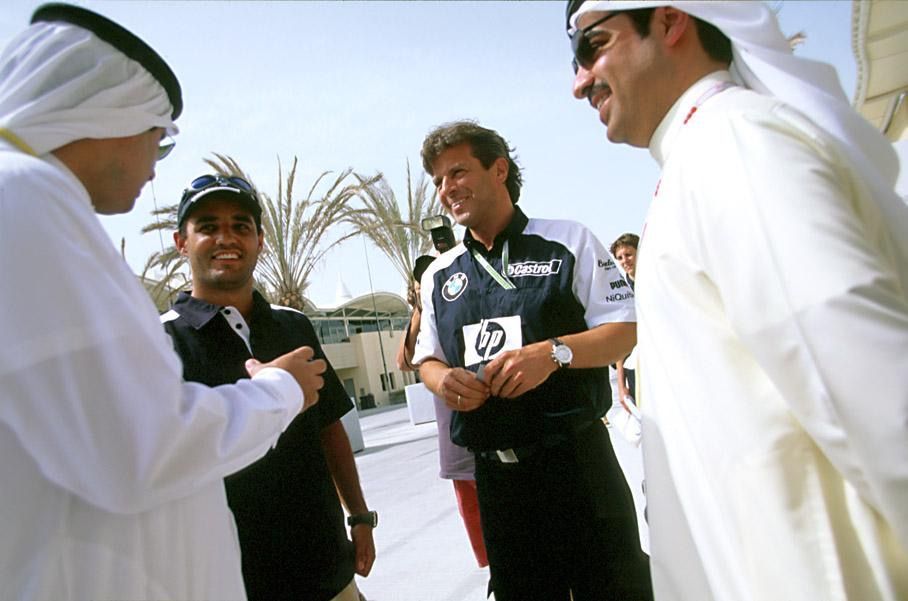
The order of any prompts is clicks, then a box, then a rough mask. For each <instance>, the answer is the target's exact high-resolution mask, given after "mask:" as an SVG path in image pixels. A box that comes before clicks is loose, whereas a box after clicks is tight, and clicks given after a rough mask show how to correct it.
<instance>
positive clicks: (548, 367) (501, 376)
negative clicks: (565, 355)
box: [483, 342, 558, 399]
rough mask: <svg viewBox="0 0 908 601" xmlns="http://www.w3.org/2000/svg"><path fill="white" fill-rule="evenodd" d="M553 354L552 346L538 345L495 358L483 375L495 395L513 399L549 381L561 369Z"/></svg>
mask: <svg viewBox="0 0 908 601" xmlns="http://www.w3.org/2000/svg"><path fill="white" fill-rule="evenodd" d="M551 351H552V345H551V344H550V343H548V342H537V343H535V344H528V345H527V346H525V347H523V348H519V349H517V350H515V351H506V352H504V353H501V354H500V355H498V356H497V357H495V358H494V359H493V360H492V361H491V362H490V363H489V364H488V365H486V367H485V371H484V373H483V376H484V378H485V381H486V382H488V383H489V390H490V391H491V393H492V395H494V396H497V397H501V398H503V399H513V398H516V397H519V396H520V395H522V394H524V393H525V392H527V391H530V390H533V389H534V388H536V387H537V386H539V385H540V384H542V383H543V382H545V381H546V380H548V378H549V376H550V375H552V373H553V372H554V371H555V370H556V369H558V364H557V363H555V361H553V360H552V355H551Z"/></svg>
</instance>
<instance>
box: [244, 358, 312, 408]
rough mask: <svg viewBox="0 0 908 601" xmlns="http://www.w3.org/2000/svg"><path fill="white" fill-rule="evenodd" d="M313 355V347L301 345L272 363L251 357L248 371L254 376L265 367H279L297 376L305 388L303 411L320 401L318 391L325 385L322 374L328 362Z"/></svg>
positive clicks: (301, 386) (247, 366)
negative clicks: (314, 357)
mask: <svg viewBox="0 0 908 601" xmlns="http://www.w3.org/2000/svg"><path fill="white" fill-rule="evenodd" d="M313 356H314V352H313V350H312V347H309V346H301V347H299V348H298V349H296V350H293V351H290V352H289V353H287V354H286V355H281V356H280V357H278V358H277V359H274V360H273V361H271V362H270V363H261V362H259V361H257V360H256V359H249V360H248V361H246V371H248V372H249V375H250V376H254V375H255V374H256V373H258V372H259V370H261V369H263V368H265V367H279V368H281V369H283V370H286V371H288V372H290V375H292V376H293V377H294V378H296V382H297V384H299V385H300V388H302V389H303V408H302V409H301V410H300V413H302V412H303V411H305V410H306V409H308V408H309V407H311V406H312V405H314V404H315V403H317V402H318V391H319V390H320V389H321V387H322V386H324V385H325V380H324V379H323V378H322V374H323V373H325V370H326V369H327V368H328V364H327V363H325V361H324V360H323V359H312V357H313Z"/></svg>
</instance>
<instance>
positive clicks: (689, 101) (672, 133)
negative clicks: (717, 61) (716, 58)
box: [649, 71, 732, 167]
mask: <svg viewBox="0 0 908 601" xmlns="http://www.w3.org/2000/svg"><path fill="white" fill-rule="evenodd" d="M731 81H732V77H731V73H729V72H728V71H713V72H712V73H710V74H708V75H706V76H705V77H703V78H701V79H700V80H698V81H697V82H696V83H694V85H692V86H691V87H689V88H687V90H686V91H685V92H684V93H683V94H681V96H680V97H679V98H678V100H676V101H675V104H673V105H672V108H670V109H669V110H668V112H667V113H665V117H663V118H662V121H661V122H660V123H659V126H658V127H657V128H656V131H655V132H653V137H652V138H650V141H649V152H650V154H651V155H652V156H653V158H654V159H656V162H657V163H659V166H660V167H662V166H663V165H665V162H666V161H667V160H668V155H669V153H670V152H671V149H672V148H673V147H674V145H675V139H676V138H677V137H678V134H679V133H680V131H681V128H682V127H683V126H684V122H685V121H686V119H687V115H688V114H689V113H690V111H691V109H692V108H694V107H697V108H699V107H698V106H697V105H698V102H699V104H702V103H703V102H705V101H706V100H708V99H709V98H708V97H706V98H703V96H704V95H706V94H708V93H709V91H710V90H711V89H712V88H714V87H715V86H716V85H717V84H722V83H726V82H731Z"/></svg>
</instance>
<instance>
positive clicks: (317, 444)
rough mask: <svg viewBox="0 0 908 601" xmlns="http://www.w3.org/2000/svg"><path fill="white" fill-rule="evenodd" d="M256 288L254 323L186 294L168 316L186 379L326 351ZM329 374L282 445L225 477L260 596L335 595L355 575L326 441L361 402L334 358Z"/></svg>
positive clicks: (248, 570) (305, 323) (252, 594)
mask: <svg viewBox="0 0 908 601" xmlns="http://www.w3.org/2000/svg"><path fill="white" fill-rule="evenodd" d="M253 294H254V299H253V310H252V318H251V320H250V323H248V324H247V323H246V322H245V321H244V320H243V318H242V316H241V315H240V314H239V311H237V310H236V309H235V308H232V307H223V308H222V307H218V306H215V305H211V304H209V303H206V302H203V301H200V300H198V299H195V298H193V297H191V296H190V295H189V294H187V293H185V292H184V293H181V294H180V296H179V297H178V299H177V301H176V303H174V305H173V307H172V308H171V310H170V311H168V312H167V313H165V314H164V315H162V316H161V321H162V323H163V324H164V328H165V329H166V330H167V333H168V334H170V337H171V338H172V339H173V344H174V347H175V348H176V351H177V353H178V354H179V355H180V357H181V358H182V360H183V378H184V379H185V380H187V381H192V382H201V383H203V384H207V385H208V386H218V385H221V384H232V383H234V382H236V381H237V380H240V379H242V378H248V377H249V376H248V374H247V373H246V368H245V366H244V364H245V362H246V360H247V359H249V358H251V357H255V358H256V359H258V360H259V361H262V362H268V361H271V360H272V359H275V358H276V357H279V356H280V355H283V354H285V353H287V352H289V351H291V350H293V349H295V348H297V347H300V346H311V347H312V348H313V349H314V350H315V356H316V357H319V358H322V359H324V358H325V355H324V353H323V352H322V348H321V345H320V344H319V341H318V338H317V337H316V335H315V330H314V329H313V328H312V324H311V323H310V321H309V319H308V318H307V317H306V316H305V315H303V314H302V313H300V312H299V311H295V310H293V309H288V308H286V307H277V306H271V305H269V304H268V302H267V301H265V299H264V298H263V297H262V296H261V295H260V294H259V293H258V292H254V293H253ZM243 328H246V331H245V334H246V335H245V337H244V336H243V335H242V334H243V333H244V330H243ZM246 340H248V346H247V342H246ZM324 377H325V386H324V388H323V389H322V390H321V391H320V392H319V401H318V403H317V404H316V405H314V406H313V407H311V408H309V409H308V410H306V411H305V412H304V413H303V414H302V415H300V416H298V417H297V418H296V419H295V420H293V422H292V423H291V424H290V426H289V427H288V428H287V430H286V431H285V432H284V433H283V434H282V435H281V437H280V438H279V439H278V442H277V445H276V447H275V448H273V449H272V450H271V451H269V452H268V453H267V454H266V455H265V456H264V457H263V458H261V459H260V460H258V461H257V462H255V463H254V464H252V465H250V466H248V467H246V468H245V469H243V470H242V471H240V472H237V473H236V474H233V475H231V476H229V477H227V478H226V480H225V483H226V488H227V500H228V502H229V504H230V509H231V510H232V511H233V515H234V517H235V519H236V524H237V529H238V531H239V538H240V547H241V550H242V555H243V578H244V580H245V582H246V591H247V593H248V595H249V599H250V600H251V601H254V600H259V599H261V600H275V599H297V600H300V599H307V600H313V601H320V600H328V599H331V598H332V597H334V596H335V595H336V594H337V593H338V592H339V591H340V590H341V589H342V588H343V587H344V586H346V585H347V584H348V583H349V582H350V580H351V579H352V578H353V569H354V556H353V546H352V543H351V542H350V541H349V540H348V539H347V530H346V525H345V522H344V513H343V509H342V508H341V504H340V500H339V499H338V496H337V491H336V489H335V487H334V482H333V480H332V478H331V473H330V471H329V469H328V464H327V462H326V461H325V455H324V451H323V449H322V445H321V439H320V432H321V430H322V428H323V427H325V426H326V425H328V424H330V423H333V422H334V421H336V420H337V419H339V418H340V417H341V416H343V415H344V414H345V413H347V412H348V411H349V410H350V408H351V407H352V404H351V402H350V399H349V397H348V396H347V394H346V392H345V391H344V388H343V385H342V384H341V382H340V380H339V379H338V377H337V374H335V373H334V369H333V368H332V367H331V365H330V364H329V365H328V370H327V371H326V372H325V376H324Z"/></svg>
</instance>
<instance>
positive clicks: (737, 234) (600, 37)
mask: <svg viewBox="0 0 908 601" xmlns="http://www.w3.org/2000/svg"><path fill="white" fill-rule="evenodd" d="M641 8H645V10H639V9H641ZM625 11H626V12H625ZM568 15H569V27H570V29H569V35H570V37H571V40H572V47H573V49H574V55H575V62H576V65H577V71H576V78H575V80H574V94H575V96H576V97H577V98H579V99H586V100H588V101H589V103H590V105H591V106H592V107H593V108H594V109H595V110H596V111H597V113H598V115H599V118H600V120H601V121H602V123H603V124H604V125H605V126H606V135H607V136H608V138H609V140H610V141H612V142H617V143H627V144H630V145H632V146H638V147H648V148H649V150H650V153H651V154H652V155H653V157H654V158H655V159H656V160H657V161H658V162H659V164H660V166H661V168H662V175H661V179H660V183H659V185H658V187H657V189H656V194H655V198H654V201H653V203H652V205H651V207H650V210H649V214H648V216H647V219H646V227H645V229H644V230H643V232H644V233H643V237H642V240H641V246H640V253H639V261H638V265H637V273H636V275H637V277H636V293H637V311H638V314H639V318H640V320H639V324H638V334H639V341H638V347H637V354H638V374H637V375H638V380H639V382H638V385H637V391H638V401H639V402H640V404H641V407H642V410H643V414H644V432H643V446H644V453H643V454H644V458H645V469H646V481H647V493H648V494H647V499H648V507H649V524H650V533H651V538H650V541H651V552H652V562H653V580H654V586H655V590H656V596H657V598H659V599H679V600H682V599H685V600H686V599H697V600H698V601H699V600H709V599H723V600H724V599H736V600H746V599H808V598H810V599H853V600H856V601H857V600H860V601H869V600H878V599H887V600H895V599H906V598H908V577H906V574H908V553H906V549H908V470H906V466H908V437H906V436H905V432H906V423H908V392H906V391H908V370H906V369H905V356H906V351H908V298H906V297H908V295H906V290H908V209H906V207H905V205H904V203H903V202H902V201H901V199H899V198H898V197H897V196H896V195H895V193H894V191H893V184H894V181H895V175H896V173H897V171H898V166H897V161H896V159H895V155H894V153H893V151H892V147H891V145H890V144H889V143H888V142H887V141H886V140H885V139H884V138H883V137H882V136H881V135H880V134H879V133H878V132H876V131H874V130H873V128H872V127H871V126H870V125H869V124H868V123H867V122H866V121H864V120H863V119H862V118H861V117H860V116H859V115H858V114H857V113H856V112H855V111H854V110H853V109H852V108H851V107H850V106H849V105H848V103H847V100H846V99H845V95H844V94H843V93H842V90H841V88H840V87H839V85H838V81H837V79H836V77H835V73H834V70H833V69H832V67H830V66H829V65H826V64H823V63H818V62H815V61H810V60H806V59H801V58H799V57H797V56H795V55H793V54H792V51H791V48H790V46H789V45H788V42H787V40H786V39H785V37H784V36H783V35H782V33H781V32H780V31H779V28H778V25H777V23H776V20H775V16H774V15H773V14H772V12H771V11H770V10H769V9H768V8H767V7H766V5H764V4H763V3H762V2H733V3H732V2H728V3H726V2H599V1H588V2H582V3H581V2H572V3H570V4H569V6H568ZM704 372H705V373H708V377H706V378H704V377H703V374H704ZM868 374H878V375H879V377H871V378H868Z"/></svg>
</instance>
